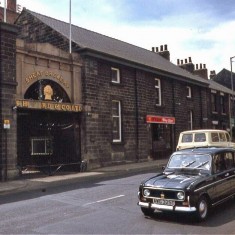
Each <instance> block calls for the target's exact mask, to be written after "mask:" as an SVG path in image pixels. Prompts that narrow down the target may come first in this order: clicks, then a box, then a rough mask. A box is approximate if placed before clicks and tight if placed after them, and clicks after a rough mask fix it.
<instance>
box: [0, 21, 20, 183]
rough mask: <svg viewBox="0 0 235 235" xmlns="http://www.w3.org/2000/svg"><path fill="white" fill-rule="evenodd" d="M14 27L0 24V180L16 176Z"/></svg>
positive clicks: (15, 30) (16, 30)
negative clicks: (6, 127)
mask: <svg viewBox="0 0 235 235" xmlns="http://www.w3.org/2000/svg"><path fill="white" fill-rule="evenodd" d="M17 32H18V28H17V27H16V26H14V25H10V24H6V23H0V117H1V118H0V123H1V126H0V130H1V135H0V138H1V139H0V160H1V179H2V180H7V179H10V178H15V177H16V176H17V175H18V170H17V151H16V113H15V111H14V110H13V107H14V106H15V98H16V85H17V83H16V35H17ZM4 120H9V121H10V129H4V128H3V127H4V125H3V124H4Z"/></svg>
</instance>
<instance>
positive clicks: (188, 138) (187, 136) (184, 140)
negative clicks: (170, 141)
mask: <svg viewBox="0 0 235 235" xmlns="http://www.w3.org/2000/svg"><path fill="white" fill-rule="evenodd" d="M192 141H193V135H192V134H185V135H183V136H182V143H189V142H192Z"/></svg>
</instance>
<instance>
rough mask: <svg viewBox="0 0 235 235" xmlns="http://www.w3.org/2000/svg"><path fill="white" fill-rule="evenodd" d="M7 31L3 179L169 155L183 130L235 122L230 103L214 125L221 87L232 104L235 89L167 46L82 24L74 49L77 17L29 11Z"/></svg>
mask: <svg viewBox="0 0 235 235" xmlns="http://www.w3.org/2000/svg"><path fill="white" fill-rule="evenodd" d="M0 30H1V59H2V60H1V61H2V62H1V104H2V105H1V115H2V116H1V119H2V120H3V121H4V122H5V126H4V127H6V129H3V130H2V136H1V148H2V151H1V152H2V156H1V159H2V164H1V166H2V169H1V171H2V178H4V175H5V176H6V174H7V177H8V178H13V177H17V176H18V175H19V172H22V170H25V169H32V168H37V169H39V170H42V171H47V173H48V172H49V174H50V173H51V172H52V171H56V170H58V169H60V170H81V165H82V166H84V164H87V167H88V168H90V169H91V168H95V167H100V166H106V165H110V164H119V163H120V162H122V163H124V162H133V161H145V160H147V159H149V158H153V159H158V158H163V157H168V156H169V154H170V153H171V152H172V151H174V150H175V147H176V141H177V138H178V136H179V133H180V132H181V131H183V130H187V129H199V128H212V127H213V125H214V128H221V127H223V128H225V129H227V128H229V127H230V123H229V108H225V109H224V110H223V116H222V117H223V119H221V120H219V121H218V123H217V125H215V122H214V124H213V121H215V120H213V118H214V117H212V116H211V114H212V111H211V102H212V100H211V97H212V96H211V94H212V93H213V92H216V93H218V94H219V95H221V96H223V97H225V98H224V101H223V102H224V103H223V104H224V107H229V106H228V103H229V100H230V95H231V90H230V89H228V88H224V87H223V86H221V85H217V83H215V82H213V81H210V80H208V79H207V78H205V77H203V76H201V74H203V73H204V74H205V71H206V73H207V70H206V69H205V68H198V69H196V70H195V69H194V70H193V71H190V72H189V70H188V69H187V68H188V67H187V66H189V67H190V66H193V68H194V65H192V62H191V61H189V63H184V64H182V63H181V64H178V65H174V64H173V63H171V62H170V53H169V51H168V48H167V46H166V45H164V46H160V50H158V48H157V49H156V48H155V47H154V48H152V50H146V49H143V48H140V47H137V46H134V45H131V44H128V43H125V42H123V41H119V40H117V39H114V38H110V37H107V36H104V35H101V34H99V33H96V32H92V31H89V30H86V29H84V28H81V27H78V26H74V25H72V53H69V24H68V23H65V22H62V21H59V20H57V19H53V18H50V17H48V16H45V15H41V14H39V13H35V12H32V11H29V10H27V9H23V11H22V12H21V14H20V15H19V17H18V18H17V19H16V21H15V24H14V25H12V24H7V23H0ZM10 50H11V53H9V51H10ZM186 64H187V65H186ZM197 74H199V75H200V76H198V75H197ZM221 89H222V90H221ZM218 115H219V117H217V118H220V116H221V115H220V113H218ZM216 121H217V120H216ZM9 123H10V129H9V128H8V127H9ZM222 123H223V124H222ZM7 125H8V126H7ZM221 125H222V126H221ZM7 128H8V129H7ZM81 163H83V164H81Z"/></svg>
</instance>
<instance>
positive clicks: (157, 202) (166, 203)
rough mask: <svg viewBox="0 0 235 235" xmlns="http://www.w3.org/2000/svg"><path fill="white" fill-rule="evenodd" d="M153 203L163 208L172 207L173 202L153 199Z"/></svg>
mask: <svg viewBox="0 0 235 235" xmlns="http://www.w3.org/2000/svg"><path fill="white" fill-rule="evenodd" d="M153 203H155V204H158V205H164V206H174V205H175V201H172V200H166V199H153Z"/></svg>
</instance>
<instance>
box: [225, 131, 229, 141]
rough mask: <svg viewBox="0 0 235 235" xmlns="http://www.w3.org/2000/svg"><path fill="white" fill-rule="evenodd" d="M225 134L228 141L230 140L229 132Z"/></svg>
mask: <svg viewBox="0 0 235 235" xmlns="http://www.w3.org/2000/svg"><path fill="white" fill-rule="evenodd" d="M225 135H226V138H227V141H230V136H229V134H228V133H226V134H225Z"/></svg>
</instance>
